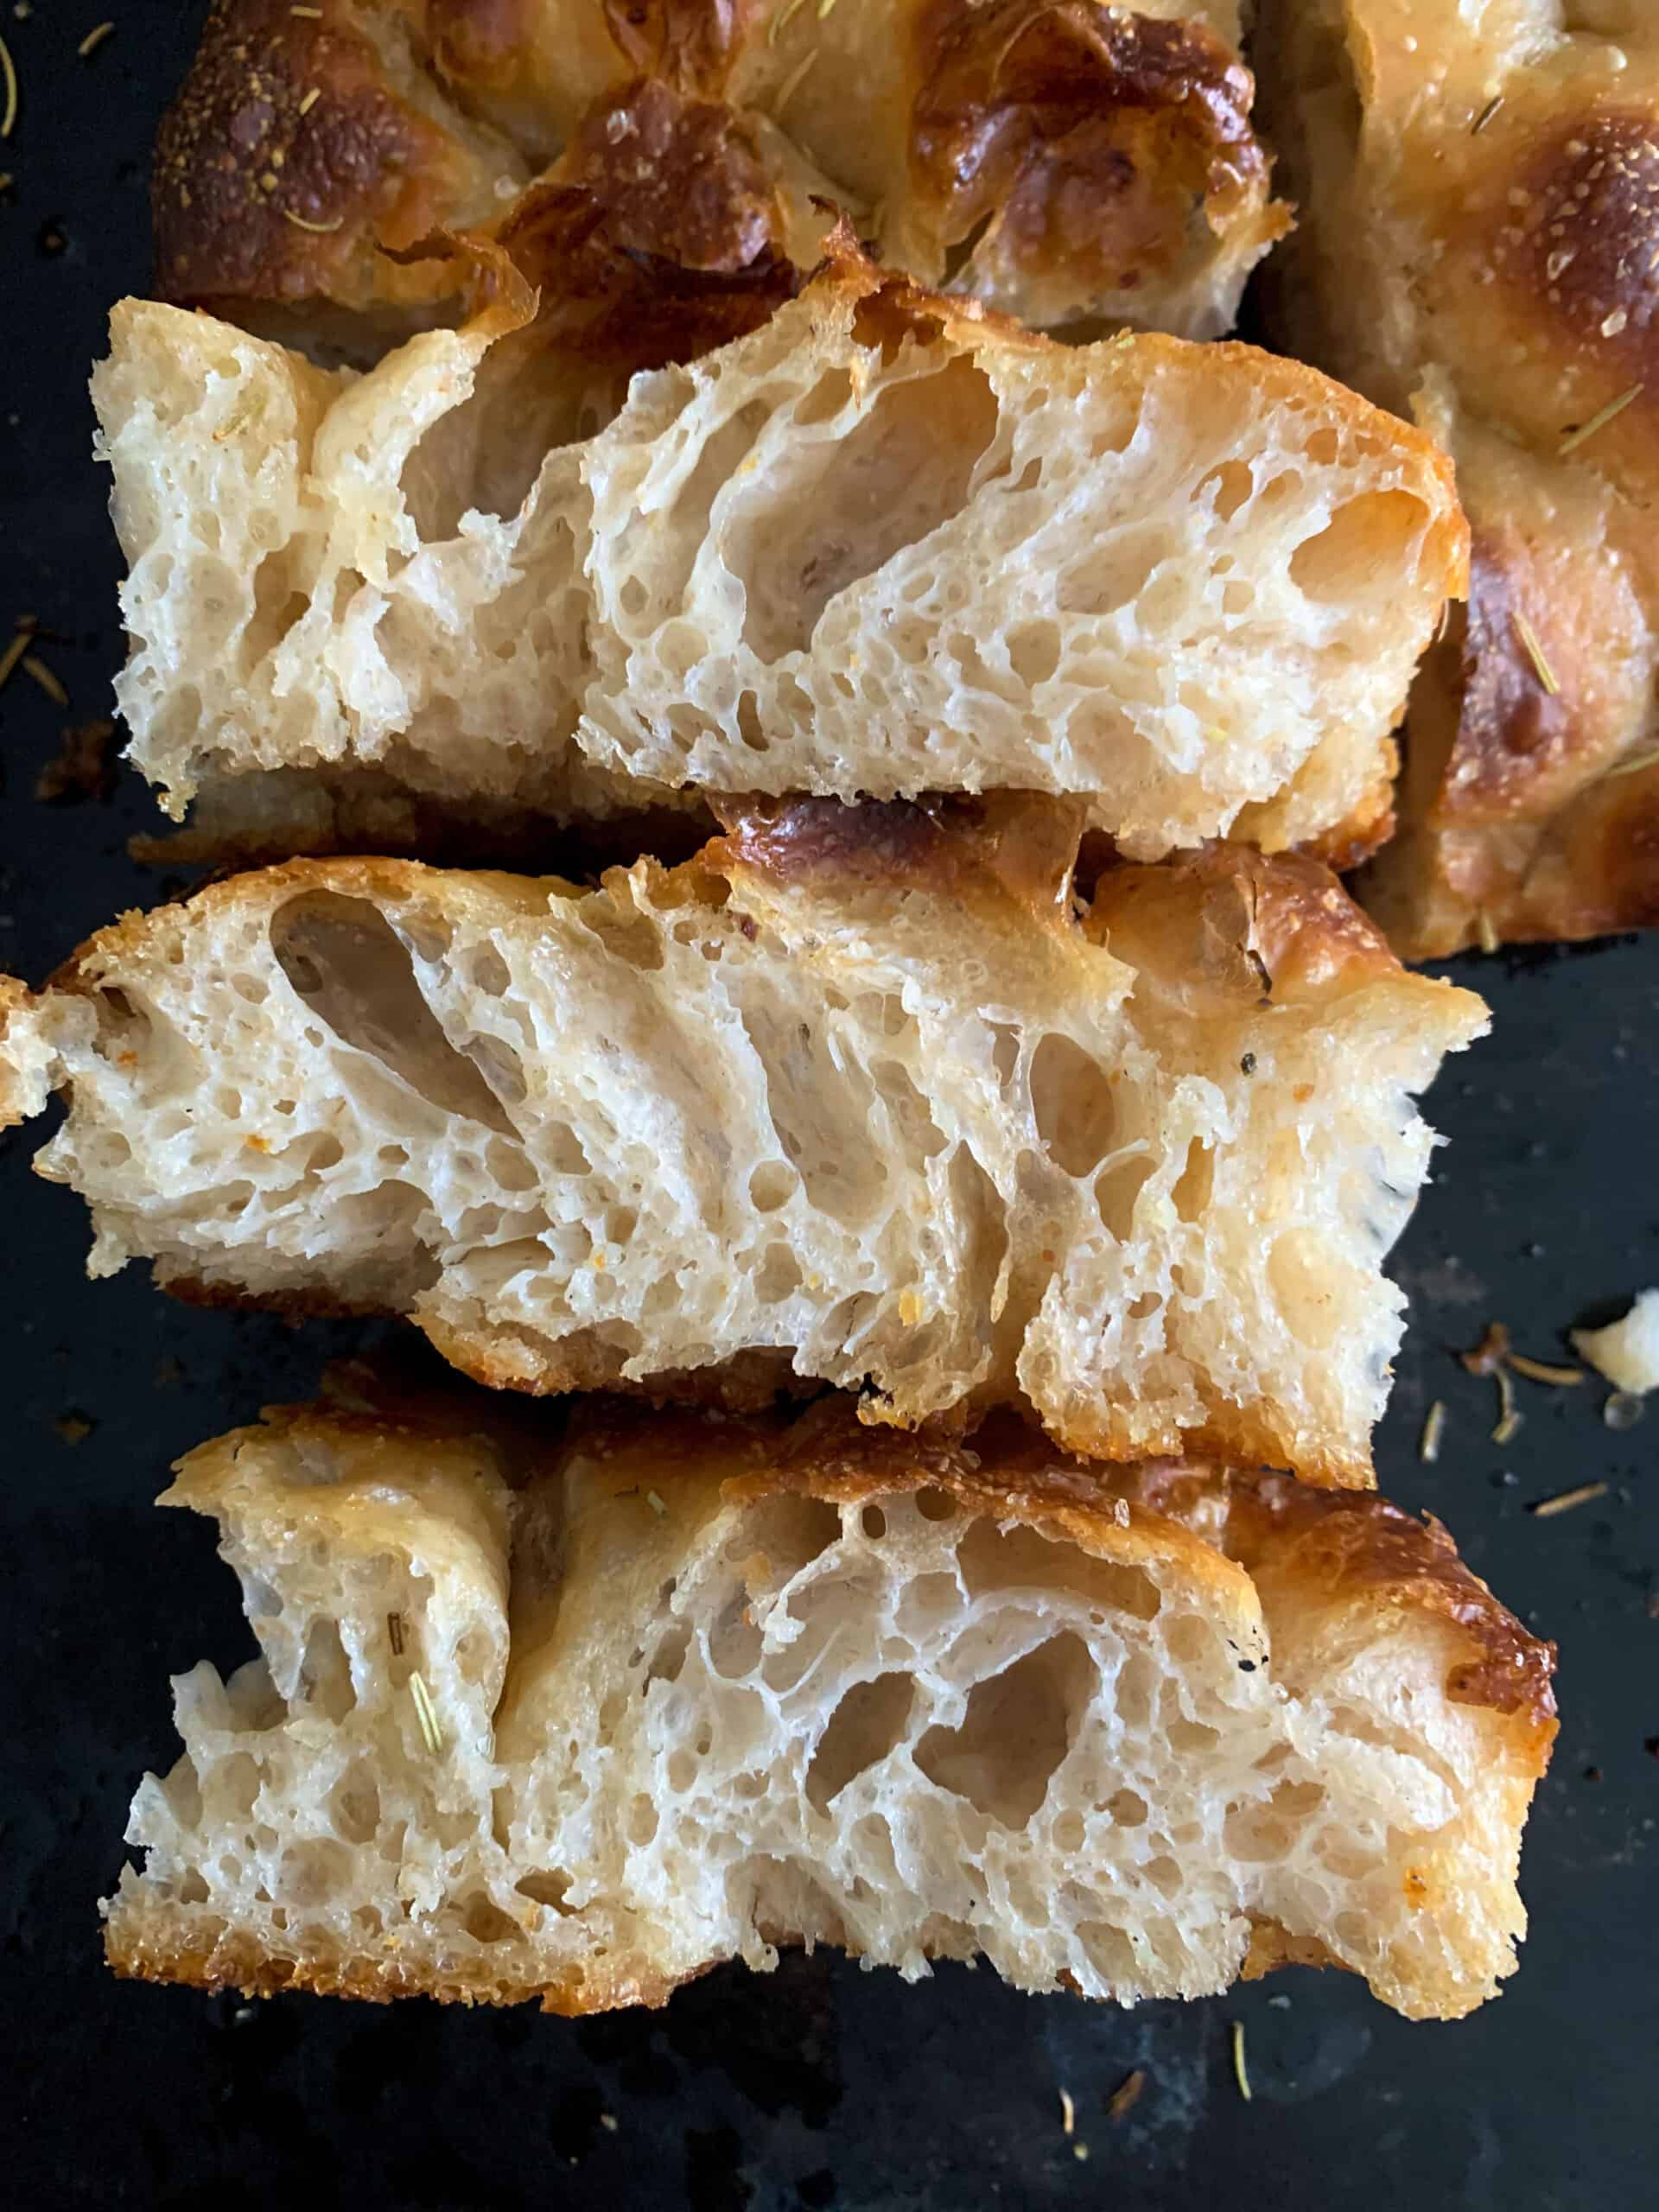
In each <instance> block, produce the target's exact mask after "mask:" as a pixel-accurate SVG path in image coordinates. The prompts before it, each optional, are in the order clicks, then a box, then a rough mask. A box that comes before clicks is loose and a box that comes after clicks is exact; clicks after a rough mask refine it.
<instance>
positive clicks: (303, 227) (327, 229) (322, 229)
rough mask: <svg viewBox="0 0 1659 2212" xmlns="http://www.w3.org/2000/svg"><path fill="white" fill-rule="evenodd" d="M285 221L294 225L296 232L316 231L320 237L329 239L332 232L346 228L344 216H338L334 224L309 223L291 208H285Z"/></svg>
mask: <svg viewBox="0 0 1659 2212" xmlns="http://www.w3.org/2000/svg"><path fill="white" fill-rule="evenodd" d="M283 221H284V222H285V223H292V224H293V226H294V227H295V229H296V231H314V232H316V233H318V235H319V236H321V237H324V238H327V236H328V235H329V234H330V233H331V232H334V231H337V230H340V228H341V227H342V226H344V224H345V221H346V218H345V217H344V216H343V215H336V216H335V218H334V221H333V222H332V223H308V222H307V221H306V219H305V218H304V216H303V215H296V213H294V210H293V209H292V208H291V207H284V208H283Z"/></svg>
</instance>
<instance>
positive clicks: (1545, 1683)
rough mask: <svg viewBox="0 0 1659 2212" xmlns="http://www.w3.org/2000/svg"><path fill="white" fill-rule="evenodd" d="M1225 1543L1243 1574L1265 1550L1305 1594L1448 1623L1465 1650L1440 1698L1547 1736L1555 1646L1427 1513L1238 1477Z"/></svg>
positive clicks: (1261, 1477)
mask: <svg viewBox="0 0 1659 2212" xmlns="http://www.w3.org/2000/svg"><path fill="white" fill-rule="evenodd" d="M1225 1541H1226V1549H1227V1552H1228V1554H1229V1556H1230V1558H1233V1559H1236V1560H1238V1562H1239V1564H1240V1565H1241V1566H1242V1567H1244V1568H1245V1569H1246V1570H1247V1571H1253V1570H1254V1568H1255V1566H1256V1565H1257V1564H1258V1563H1259V1562H1260V1561H1261V1560H1262V1558H1263V1557H1264V1556H1265V1555H1266V1554H1268V1552H1269V1551H1271V1552H1273V1553H1274V1554H1276V1555H1277V1559H1276V1565H1277V1569H1278V1571H1279V1572H1281V1573H1283V1572H1291V1573H1294V1574H1296V1575H1297V1576H1298V1577H1300V1578H1306V1580H1307V1581H1308V1583H1309V1584H1310V1586H1312V1585H1313V1584H1314V1583H1316V1582H1317V1583H1318V1584H1320V1585H1323V1586H1325V1588H1327V1589H1328V1590H1330V1591H1332V1592H1341V1593H1342V1594H1343V1595H1344V1597H1346V1598H1348V1599H1353V1600H1361V1599H1363V1600H1365V1601H1367V1602H1372V1603H1376V1604H1378V1605H1388V1606H1397V1607H1405V1608H1408V1609H1409V1610H1411V1611H1414V1612H1418V1613H1427V1614H1429V1615H1432V1616H1433V1617H1435V1618H1440V1619H1443V1620H1445V1621H1446V1622H1447V1623H1449V1624H1451V1625H1452V1627H1454V1628H1456V1629H1457V1630H1459V1632H1460V1633H1461V1634H1462V1635H1463V1636H1464V1637H1465V1638H1466V1639H1467V1642H1468V1645H1469V1651H1468V1656H1466V1657H1465V1658H1464V1659H1461V1660H1459V1662H1458V1663H1457V1665H1456V1666H1454V1667H1453V1668H1452V1672H1451V1673H1450V1674H1449V1675H1448V1676H1447V1677H1446V1694H1447V1696H1448V1697H1450V1698H1451V1699H1452V1700H1453V1702H1454V1703H1456V1704H1459V1705H1480V1706H1485V1707H1490V1708H1491V1710H1492V1711H1493V1712H1497V1713H1517V1714H1520V1715H1522V1717H1523V1718H1525V1719H1527V1720H1528V1721H1529V1722H1530V1723H1531V1724H1532V1725H1533V1726H1535V1728H1536V1729H1538V1730H1539V1731H1540V1732H1553V1723H1554V1718H1555V1694H1554V1688H1552V1677H1553V1675H1554V1670H1555V1647H1554V1644H1553V1643H1541V1641H1540V1640H1539V1638H1538V1637H1535V1636H1532V1635H1530V1634H1529V1632H1528V1631H1527V1630H1526V1629H1524V1628H1523V1627H1522V1624H1521V1623H1520V1622H1519V1621H1518V1620H1516V1618H1515V1615H1514V1614H1513V1613H1511V1612H1510V1611H1509V1609H1508V1608H1507V1607H1506V1606H1504V1605H1500V1604H1499V1603H1498V1601H1497V1599H1496V1598H1495V1597H1493V1595H1492V1593H1491V1591H1490V1590H1489V1589H1488V1588H1487V1587H1486V1585H1485V1584H1484V1582H1483V1581H1481V1580H1480V1579H1479V1577H1478V1575H1475V1574H1472V1573H1471V1572H1470V1571H1469V1569H1468V1568H1467V1567H1465V1565H1464V1564H1463V1561H1462V1560H1460V1559H1459V1557H1458V1551H1457V1546H1456V1545H1455V1544H1454V1543H1453V1542H1452V1538H1451V1536H1450V1535H1449V1534H1448V1533H1447V1531H1446V1529H1445V1528H1444V1526H1443V1525H1442V1524H1441V1523H1440V1522H1439V1521H1437V1520H1435V1519H1434V1517H1433V1515H1430V1516H1427V1519H1426V1520H1424V1521H1417V1520H1414V1518H1413V1517H1412V1516H1411V1515H1410V1514H1408V1513H1402V1511H1401V1510H1400V1509H1399V1507H1398V1506H1395V1505H1390V1504H1389V1502H1388V1500H1387V1499H1386V1498H1383V1497H1376V1496H1374V1495H1368V1496H1358V1495H1356V1494H1354V1493H1352V1492H1350V1491H1319V1490H1313V1489H1311V1488H1309V1487H1308V1485H1307V1484H1304V1483H1299V1482H1297V1481H1295V1480H1294V1478H1292V1477H1290V1476H1289V1475H1274V1474H1258V1475H1251V1476H1248V1477H1237V1476H1236V1477H1234V1478H1232V1483H1231V1504H1230V1512H1229V1514H1228V1518H1227V1534H1226V1539H1225Z"/></svg>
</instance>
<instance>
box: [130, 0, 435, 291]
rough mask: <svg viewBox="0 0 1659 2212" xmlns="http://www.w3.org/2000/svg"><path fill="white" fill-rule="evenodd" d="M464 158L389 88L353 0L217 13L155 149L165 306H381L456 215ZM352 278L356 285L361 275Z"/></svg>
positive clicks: (153, 193)
mask: <svg viewBox="0 0 1659 2212" xmlns="http://www.w3.org/2000/svg"><path fill="white" fill-rule="evenodd" d="M459 158H460V150H459V149H458V148H457V146H456V144H455V142H454V140H453V139H452V138H451V137H449V136H448V134H447V133H446V132H444V131H443V130H441V129H440V128H439V127H438V126H437V125H436V124H434V123H432V122H431V121H429V119H428V118H426V117H424V116H423V115H421V114H418V113H417V112H416V110H415V109H414V108H412V107H410V105H408V103H407V102H405V101H403V100H400V99H397V97H396V96H395V94H394V93H392V92H391V90H390V89H389V88H388V86H387V85H386V82H385V72H384V70H383V68H382V66H381V63H380V60H379V57H378V54H376V53H375V50H374V48H373V47H372V45H371V44H370V43H369V41H367V40H366V39H365V37H363V36H362V35H361V34H360V33H359V31H357V30H356V29H354V28H353V23H352V22H351V20H350V11H349V10H348V9H347V8H346V6H345V5H343V4H342V0H328V4H327V6H326V7H324V8H323V9H322V10H321V11H319V12H317V13H308V14H296V12H295V11H294V10H293V9H291V8H289V6H287V5H286V4H285V0H216V4H215V6H214V7H213V11H212V13H211V14H210V15H209V16H208V18H207V24H206V26H205V27H204V29H203V31H202V38H201V44H200V48H199V49H198V51H197V54H196V59H195V61H194V65H193V67H192V68H191V72H190V74H189V76H188V79H186V82H185V85H184V88H183V90H182V92H181V93H180V95H179V98H178V99H177V100H176V101H175V103H174V105H173V106H172V107H171V108H169V109H168V112H167V114H166V116H165V117H164V118H162V126H161V130H160V131H159V133H158V135H157V138H156V162H155V168H154V171H153V175H152V181H151V190H150V198H151V212H152V215H153V219H154V223H155V231H156V289H157V290H158V292H159V293H160V295H161V296H162V298H164V299H169V300H177V301H182V302H193V301H202V300H207V299H211V298H213V297H216V296H221V295H229V296H238V297H256V298H264V299H276V300H283V299H299V298H304V297H306V296H309V295H312V294H315V293H320V292H328V293H333V294H335V295H336V296H351V295H352V294H353V293H354V292H358V291H361V292H363V293H364V294H365V296H367V295H370V294H372V292H373V290H374V289H375V286H376V283H377V279H376V277H375V274H374V270H373V267H372V256H373V252H374V249H375V247H376V245H386V246H391V247H394V248H397V247H407V246H411V245H414V244H416V241H417V240H418V239H419V238H422V237H423V235H424V234H425V233H426V232H428V231H429V230H430V229H432V228H433V227H434V226H435V225H436V224H437V223H439V222H441V221H442V220H443V219H444V218H445V216H446V215H447V213H448V210H449V206H450V202H451V200H452V196H453V190H454V171H455V165H456V162H457V161H458V159H459ZM354 271H357V272H358V273H357V274H355V275H354V274H353V272H354Z"/></svg>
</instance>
